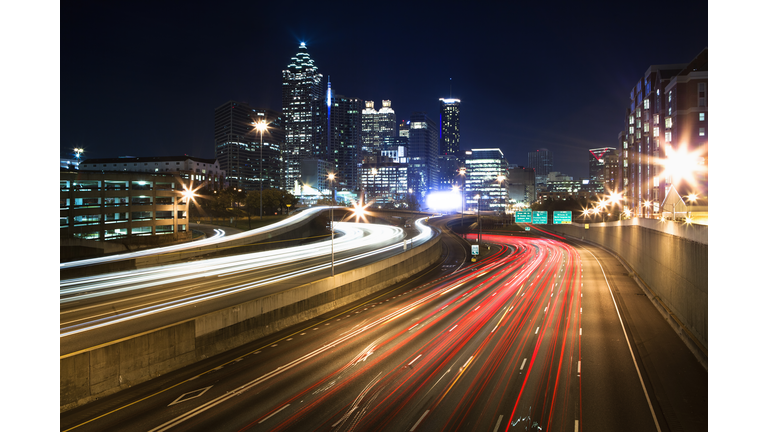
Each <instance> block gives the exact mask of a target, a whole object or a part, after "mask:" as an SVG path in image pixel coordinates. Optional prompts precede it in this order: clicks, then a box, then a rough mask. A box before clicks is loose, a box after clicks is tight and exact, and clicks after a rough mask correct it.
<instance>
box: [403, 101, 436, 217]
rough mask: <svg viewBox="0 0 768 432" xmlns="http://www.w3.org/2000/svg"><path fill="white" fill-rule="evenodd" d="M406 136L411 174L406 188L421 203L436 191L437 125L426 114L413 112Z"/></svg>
mask: <svg viewBox="0 0 768 432" xmlns="http://www.w3.org/2000/svg"><path fill="white" fill-rule="evenodd" d="M408 134H409V138H408V156H409V158H410V168H411V173H412V178H411V184H409V185H408V187H409V189H412V190H413V193H415V194H416V197H417V199H418V200H419V201H422V202H423V201H424V200H425V199H426V196H427V194H428V193H430V192H432V191H434V190H437V184H438V180H437V178H438V176H437V154H438V150H437V148H438V142H439V138H438V131H437V125H436V124H435V122H434V121H433V120H432V119H430V118H429V117H427V114H426V113H423V112H414V113H413V114H411V127H410V130H409V132H408Z"/></svg>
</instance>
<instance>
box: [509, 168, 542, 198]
mask: <svg viewBox="0 0 768 432" xmlns="http://www.w3.org/2000/svg"><path fill="white" fill-rule="evenodd" d="M507 190H508V191H509V192H508V193H509V199H510V203H511V204H512V205H515V204H520V205H521V206H523V207H525V206H530V205H531V204H532V203H533V202H535V201H536V174H535V173H534V171H533V168H522V167H515V168H510V169H509V170H508V171H507Z"/></svg>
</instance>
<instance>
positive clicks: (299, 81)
mask: <svg viewBox="0 0 768 432" xmlns="http://www.w3.org/2000/svg"><path fill="white" fill-rule="evenodd" d="M322 79H323V75H322V74H320V73H318V71H317V66H315V61H314V60H312V58H310V56H309V53H308V52H307V46H306V44H305V43H304V42H301V44H300V45H299V52H298V53H297V54H296V55H295V56H293V57H291V62H290V64H288V67H287V69H285V70H283V116H284V119H285V144H286V147H285V153H284V158H285V185H284V187H285V188H286V189H289V190H293V188H294V187H295V186H296V184H297V182H298V180H299V178H300V175H301V161H302V160H303V159H307V158H310V157H312V156H313V153H315V152H316V151H317V149H318V148H319V147H320V145H321V143H322V141H323V139H322V134H323V129H324V128H323V117H324V115H323V111H322V102H323V92H322V88H321V85H322Z"/></svg>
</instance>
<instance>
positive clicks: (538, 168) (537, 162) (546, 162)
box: [528, 148, 554, 184]
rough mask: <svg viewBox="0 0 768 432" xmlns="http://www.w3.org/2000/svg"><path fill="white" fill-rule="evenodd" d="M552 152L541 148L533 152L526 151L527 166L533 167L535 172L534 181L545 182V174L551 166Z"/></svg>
mask: <svg viewBox="0 0 768 432" xmlns="http://www.w3.org/2000/svg"><path fill="white" fill-rule="evenodd" d="M553 166H554V165H553V156H552V152H551V151H549V150H547V149H545V148H541V149H538V150H536V151H533V152H528V167H530V168H533V171H534V172H535V173H536V183H537V184H546V182H547V176H548V175H549V173H550V172H551V171H552V167H553Z"/></svg>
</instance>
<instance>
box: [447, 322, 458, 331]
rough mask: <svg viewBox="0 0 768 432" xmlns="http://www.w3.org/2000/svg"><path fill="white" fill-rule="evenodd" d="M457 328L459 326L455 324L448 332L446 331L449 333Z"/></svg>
mask: <svg viewBox="0 0 768 432" xmlns="http://www.w3.org/2000/svg"><path fill="white" fill-rule="evenodd" d="M458 326H459V325H458V324H456V325H455V326H453V327H451V329H450V330H448V331H449V332H452V331H453V329H455V328H456V327H458Z"/></svg>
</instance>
